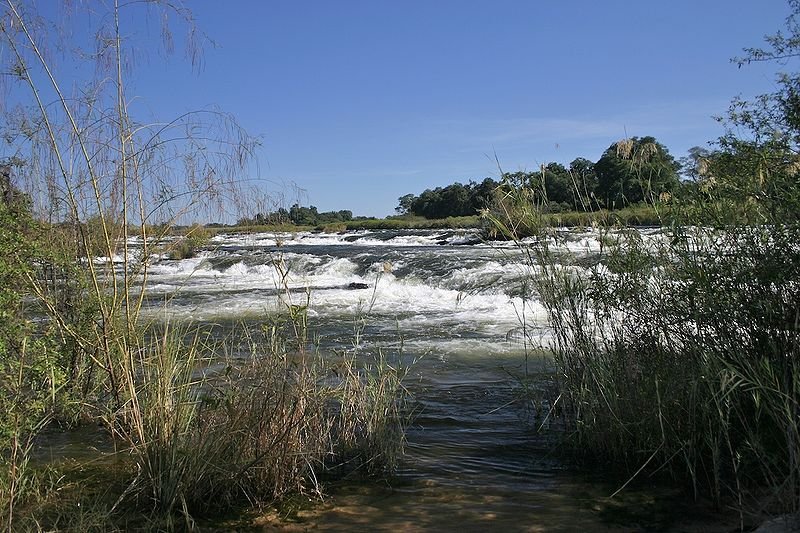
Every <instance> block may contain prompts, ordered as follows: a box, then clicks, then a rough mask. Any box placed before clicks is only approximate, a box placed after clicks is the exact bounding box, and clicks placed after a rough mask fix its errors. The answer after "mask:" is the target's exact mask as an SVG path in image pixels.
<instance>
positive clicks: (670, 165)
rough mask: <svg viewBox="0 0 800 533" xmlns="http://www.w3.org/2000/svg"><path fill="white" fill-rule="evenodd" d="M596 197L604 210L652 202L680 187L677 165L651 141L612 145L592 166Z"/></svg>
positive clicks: (634, 140) (660, 146) (630, 141)
mask: <svg viewBox="0 0 800 533" xmlns="http://www.w3.org/2000/svg"><path fill="white" fill-rule="evenodd" d="M594 170H595V173H596V174H597V189H596V191H595V195H596V196H597V198H598V199H600V200H601V201H602V202H603V203H604V205H605V207H607V208H619V207H624V206H626V205H630V204H635V203H638V202H642V201H647V202H654V201H656V200H657V199H658V198H659V196H660V194H661V193H664V192H671V191H673V190H674V189H676V188H677V186H678V184H679V179H678V170H680V165H679V164H678V163H677V162H676V161H675V159H674V158H673V157H672V155H670V153H669V151H668V150H667V148H666V147H665V146H664V145H662V144H661V143H659V142H657V141H656V140H655V138H653V137H641V138H639V137H633V138H631V139H625V140H622V141H618V142H615V143H613V144H612V145H611V146H609V147H608V149H606V151H605V152H603V155H602V156H601V157H600V159H599V160H598V161H597V163H595V165H594Z"/></svg>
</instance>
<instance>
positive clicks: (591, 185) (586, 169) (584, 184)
mask: <svg viewBox="0 0 800 533" xmlns="http://www.w3.org/2000/svg"><path fill="white" fill-rule="evenodd" d="M569 173H570V176H571V177H572V180H573V200H572V204H573V206H574V208H575V209H581V210H583V211H589V210H592V209H594V208H595V207H596V203H597V202H596V200H595V196H594V192H595V190H596V189H597V173H596V172H595V170H594V163H592V162H591V161H589V160H588V159H586V158H584V157H578V158H576V159H574V160H573V161H572V162H571V163H570V164H569Z"/></svg>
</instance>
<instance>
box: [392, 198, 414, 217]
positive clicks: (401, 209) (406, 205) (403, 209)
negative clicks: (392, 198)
mask: <svg viewBox="0 0 800 533" xmlns="http://www.w3.org/2000/svg"><path fill="white" fill-rule="evenodd" d="M416 200H417V197H416V196H415V195H413V194H405V195H403V196H401V197H400V198H398V199H397V207H395V209H394V210H395V211H397V213H398V214H400V215H407V214H409V213H411V208H412V206H413V205H414V202H415V201H416Z"/></svg>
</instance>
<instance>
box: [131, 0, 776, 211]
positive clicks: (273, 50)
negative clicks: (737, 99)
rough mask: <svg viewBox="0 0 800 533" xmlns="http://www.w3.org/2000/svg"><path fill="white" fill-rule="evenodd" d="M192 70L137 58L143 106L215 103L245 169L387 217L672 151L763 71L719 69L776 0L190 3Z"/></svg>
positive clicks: (759, 33) (772, 27) (761, 30)
mask: <svg viewBox="0 0 800 533" xmlns="http://www.w3.org/2000/svg"><path fill="white" fill-rule="evenodd" d="M188 5H189V7H191V9H192V11H193V12H194V15H195V17H196V20H197V23H198V25H199V27H200V28H201V29H202V30H203V31H204V32H205V33H206V34H207V35H208V36H209V37H210V38H211V39H213V40H214V41H215V43H216V46H215V47H207V48H206V50H205V53H204V56H203V64H202V68H201V69H200V70H199V72H193V71H192V70H191V68H190V67H188V66H187V65H185V64H184V63H183V62H182V61H181V60H180V59H179V58H172V59H169V60H168V61H167V62H166V63H165V62H162V61H161V58H160V56H159V55H158V54H155V55H153V54H151V57H150V59H149V60H148V61H141V62H140V64H139V66H138V70H137V71H136V73H137V74H136V76H135V77H134V80H135V85H134V86H133V90H134V92H135V93H136V94H137V95H141V97H142V101H144V102H146V104H147V105H148V106H149V107H150V108H151V109H153V110H154V111H155V112H156V113H157V114H167V115H169V114H175V113H179V112H181V111H185V110H189V109H195V108H202V107H206V106H211V105H215V106H219V107H220V108H222V109H223V110H225V111H228V112H231V113H233V114H234V115H235V116H237V117H238V119H239V121H240V122H241V124H242V125H243V126H244V127H245V128H246V129H247V130H248V131H249V132H250V133H252V134H255V135H259V136H261V137H262V139H263V146H262V148H261V149H260V151H259V153H258V154H257V160H258V164H257V165H254V167H253V170H252V177H253V178H254V179H257V180H259V181H258V183H259V184H260V185H259V186H260V187H262V188H263V190H265V191H266V192H268V193H271V194H275V195H277V196H283V197H284V198H286V199H287V201H289V202H291V201H293V200H294V198H295V196H296V193H295V192H294V189H293V188H292V187H291V186H290V184H292V183H293V184H296V185H297V186H298V187H300V188H302V189H304V190H305V194H304V195H303V196H302V198H301V203H303V204H305V205H315V206H317V207H318V208H319V210H321V211H327V210H339V209H351V210H352V211H353V212H354V213H355V214H359V215H372V216H385V215H389V214H392V213H393V211H394V208H395V207H396V205H397V198H398V197H399V196H402V195H404V194H406V193H415V194H418V193H420V192H422V191H423V190H424V189H426V188H432V187H436V186H443V185H447V184H449V183H452V182H454V181H462V182H466V181H468V180H470V179H474V180H481V179H483V178H484V177H487V176H491V177H497V175H498V170H497V166H496V163H495V162H494V154H496V155H497V158H498V159H499V161H500V164H501V166H502V168H503V170H508V171H515V170H525V169H527V170H534V169H536V168H538V166H539V165H540V164H543V163H547V162H550V161H558V162H562V163H569V161H571V160H573V159H574V158H576V157H586V158H588V159H591V160H597V158H599V157H600V155H601V153H602V152H603V150H604V149H605V148H607V147H608V146H609V145H610V144H611V143H612V142H614V141H616V140H618V139H621V138H623V137H625V136H634V135H637V136H643V135H653V136H655V137H656V138H657V139H658V140H659V141H661V142H663V143H664V144H665V145H666V146H667V147H668V148H669V149H670V151H671V152H672V153H673V155H675V157H681V156H683V155H685V153H686V150H687V149H688V148H690V147H692V146H696V145H705V144H706V143H707V142H708V141H710V140H713V139H714V138H716V137H718V136H719V135H720V134H721V133H722V130H721V128H720V126H719V125H718V124H717V123H716V122H715V121H714V120H713V119H712V118H711V117H712V116H713V115H721V114H723V113H724V111H725V109H726V108H727V105H728V103H729V102H730V99H731V98H732V97H733V96H736V95H742V96H745V97H749V96H753V95H755V94H759V93H762V92H766V91H770V90H772V89H773V88H774V71H775V66H769V65H751V66H749V67H745V68H742V69H739V68H737V66H736V65H734V64H732V63H731V62H730V58H731V57H733V56H735V55H737V54H740V53H741V50H742V48H743V47H745V46H758V45H760V44H762V42H763V36H764V35H765V34H767V33H773V32H774V31H776V30H777V29H779V28H781V27H782V26H783V21H784V19H785V17H786V16H787V15H788V13H789V8H788V5H787V4H786V2H785V1H784V0H758V1H754V0H749V1H744V0H715V1H707V0H706V1H704V0H693V1H685V0H673V1H671V2H641V1H639V2H634V1H623V0H603V1H578V0H575V1H547V2H545V1H534V0H530V1H522V0H518V1H507V0H493V1H488V0H484V1H471V0H461V1H454V0H427V1H418V0H405V1H402V2H400V1H394V2H390V1H388V0H387V1H384V0H372V1H351V0H336V1H331V0H326V1H322V0H318V1H272V0H264V1H255V0H253V1H244V0H238V1H230V2H220V1H218V0H198V1H196V2H191V3H189V4H188Z"/></svg>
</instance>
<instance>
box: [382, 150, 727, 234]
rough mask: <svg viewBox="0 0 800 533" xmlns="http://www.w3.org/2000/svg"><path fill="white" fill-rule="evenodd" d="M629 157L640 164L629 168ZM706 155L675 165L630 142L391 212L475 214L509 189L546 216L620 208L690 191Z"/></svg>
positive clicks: (411, 199)
mask: <svg viewBox="0 0 800 533" xmlns="http://www.w3.org/2000/svg"><path fill="white" fill-rule="evenodd" d="M632 155H636V156H637V158H636V159H637V161H640V162H641V163H639V164H638V165H636V166H635V167H634V166H632V165H631V162H630V161H631V156H632ZM712 155H713V154H712V153H711V152H710V151H708V150H705V149H703V148H698V147H695V148H692V149H691V150H689V155H688V156H687V157H685V158H682V160H681V161H680V162H678V161H676V160H675V158H674V157H673V156H672V155H671V154H670V153H669V150H668V149H667V148H666V147H665V146H664V145H663V144H661V143H660V142H658V141H657V140H656V139H655V138H654V137H650V136H647V137H632V138H630V139H626V140H622V141H618V142H615V143H613V144H611V146H609V147H608V149H606V150H605V151H604V152H603V155H602V156H601V157H600V159H598V160H597V161H596V162H593V161H591V160H589V159H586V158H583V157H578V158H576V159H574V160H573V161H572V162H571V163H570V164H569V166H568V167H566V166H564V165H563V164H561V163H555V162H551V163H548V164H546V165H542V166H541V167H540V168H539V169H538V170H536V171H533V172H524V171H518V172H506V173H503V175H502V177H501V179H500V180H499V181H497V180H494V179H492V178H486V179H484V180H483V181H481V182H480V183H477V182H475V181H470V182H468V183H467V184H462V183H459V182H456V183H453V184H450V185H447V186H445V187H436V188H435V189H426V190H425V191H423V192H422V193H421V194H419V195H415V194H406V195H404V196H401V197H400V198H399V199H398V206H397V208H396V211H397V213H398V214H400V215H416V216H422V217H425V218H429V219H439V218H447V217H458V216H469V215H475V214H478V213H480V212H481V210H483V209H487V208H490V207H491V206H492V203H493V201H494V198H495V194H497V192H498V191H500V192H502V191H503V190H510V189H511V188H512V187H527V188H530V189H535V190H538V191H541V192H542V193H543V195H544V197H546V198H547V200H548V203H547V205H546V206H544V211H545V212H549V213H563V212H568V211H595V210H598V209H609V210H613V209H621V208H625V207H629V206H632V205H636V204H639V203H642V202H652V201H656V200H664V199H667V198H669V197H671V196H672V195H673V194H676V193H677V192H678V191H679V190H681V189H683V188H692V187H694V186H695V179H696V178H697V176H698V172H697V168H698V166H699V165H700V164H701V162H702V161H703V160H704V159H705V158H708V157H711V156H712ZM682 177H683V178H685V179H684V180H682V179H681V178H682Z"/></svg>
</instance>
